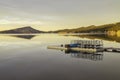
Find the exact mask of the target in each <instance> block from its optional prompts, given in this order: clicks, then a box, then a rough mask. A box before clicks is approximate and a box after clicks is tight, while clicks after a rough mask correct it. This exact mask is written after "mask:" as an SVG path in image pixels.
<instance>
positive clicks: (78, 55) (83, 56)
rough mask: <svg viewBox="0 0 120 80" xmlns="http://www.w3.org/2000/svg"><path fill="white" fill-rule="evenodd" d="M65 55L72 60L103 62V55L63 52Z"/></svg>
mask: <svg viewBox="0 0 120 80" xmlns="http://www.w3.org/2000/svg"><path fill="white" fill-rule="evenodd" d="M65 54H70V55H71V57H74V58H81V59H88V60H93V61H101V60H103V53H102V52H101V53H100V52H99V53H92V54H91V53H86V52H79V51H70V50H69V51H65Z"/></svg>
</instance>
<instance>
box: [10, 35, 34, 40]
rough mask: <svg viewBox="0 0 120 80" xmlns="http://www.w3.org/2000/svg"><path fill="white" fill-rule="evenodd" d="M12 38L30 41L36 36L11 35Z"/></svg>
mask: <svg viewBox="0 0 120 80" xmlns="http://www.w3.org/2000/svg"><path fill="white" fill-rule="evenodd" d="M12 36H13V37H18V38H23V39H32V38H33V37H35V36H36V35H12Z"/></svg>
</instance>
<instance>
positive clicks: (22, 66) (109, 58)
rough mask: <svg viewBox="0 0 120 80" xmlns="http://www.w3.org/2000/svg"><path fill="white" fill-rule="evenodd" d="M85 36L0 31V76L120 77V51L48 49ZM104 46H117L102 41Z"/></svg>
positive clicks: (0, 79)
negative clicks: (13, 33)
mask: <svg viewBox="0 0 120 80" xmlns="http://www.w3.org/2000/svg"><path fill="white" fill-rule="evenodd" d="M75 39H82V40H83V39H87V38H85V37H84V38H80V37H74V36H59V35H56V34H51V35H48V34H41V35H37V36H33V35H32V36H20V35H17V36H15V35H4V36H3V35H0V80H120V53H113V52H103V53H99V54H98V55H93V54H86V53H77V52H70V53H67V52H65V51H59V50H50V49H47V46H48V45H57V44H66V43H70V41H71V40H75ZM104 45H105V47H111V46H112V47H119V48H120V43H118V42H115V41H107V40H106V41H104Z"/></svg>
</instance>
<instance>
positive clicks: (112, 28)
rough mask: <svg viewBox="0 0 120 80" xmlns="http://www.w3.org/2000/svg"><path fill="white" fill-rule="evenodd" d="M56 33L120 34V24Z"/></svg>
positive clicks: (65, 30)
mask: <svg viewBox="0 0 120 80" xmlns="http://www.w3.org/2000/svg"><path fill="white" fill-rule="evenodd" d="M54 32H55V33H106V34H110V35H115V34H120V22H119V23H115V24H106V25H100V26H95V25H91V26H88V27H80V28H75V29H64V30H58V31H54Z"/></svg>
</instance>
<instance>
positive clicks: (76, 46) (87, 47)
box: [47, 40, 120, 53]
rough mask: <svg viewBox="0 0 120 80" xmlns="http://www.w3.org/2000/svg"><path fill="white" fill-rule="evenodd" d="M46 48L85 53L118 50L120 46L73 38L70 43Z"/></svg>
mask: <svg viewBox="0 0 120 80" xmlns="http://www.w3.org/2000/svg"><path fill="white" fill-rule="evenodd" d="M47 48H48V49H56V50H65V51H69V50H70V51H80V52H87V53H97V52H105V51H106V52H120V48H112V47H111V48H104V47H103V41H102V40H73V41H71V43H70V44H65V45H60V46H56V45H53V46H48V47H47Z"/></svg>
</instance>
